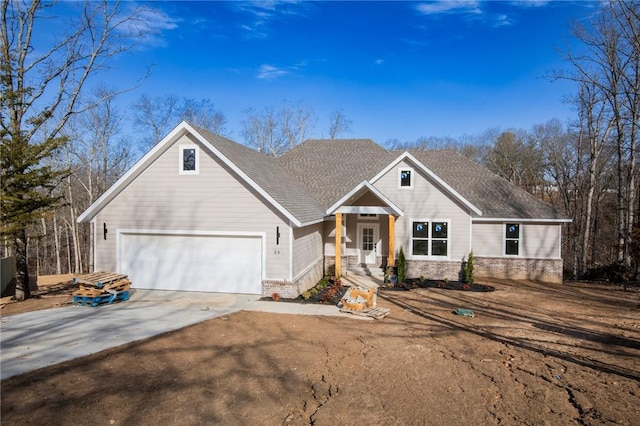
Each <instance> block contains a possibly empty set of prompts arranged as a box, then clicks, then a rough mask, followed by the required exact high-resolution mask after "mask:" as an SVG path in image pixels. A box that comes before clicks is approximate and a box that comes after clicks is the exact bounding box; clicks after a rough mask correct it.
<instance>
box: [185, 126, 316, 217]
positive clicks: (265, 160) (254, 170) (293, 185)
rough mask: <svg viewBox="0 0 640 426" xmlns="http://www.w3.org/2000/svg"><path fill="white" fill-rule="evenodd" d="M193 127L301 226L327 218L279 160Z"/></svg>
mask: <svg viewBox="0 0 640 426" xmlns="http://www.w3.org/2000/svg"><path fill="white" fill-rule="evenodd" d="M192 127H193V128H194V129H195V130H196V131H197V132H198V133H200V135H201V136H202V137H204V138H205V139H206V140H207V141H208V142H209V143H210V144H211V145H213V146H214V147H215V148H216V149H218V150H219V151H220V152H221V153H222V155H224V156H225V157H226V158H227V159H228V160H230V161H231V162H232V163H233V164H235V165H236V166H237V167H238V168H240V170H242V171H243V172H244V173H245V174H246V175H247V176H248V177H249V178H250V179H251V180H253V181H254V182H255V183H256V184H257V185H258V186H260V188H262V189H263V190H264V191H265V192H266V193H268V194H269V195H270V196H271V197H273V199H274V200H276V201H277V202H278V203H279V204H280V205H281V206H282V207H284V208H285V209H286V210H287V211H288V212H289V213H291V214H292V215H293V216H295V217H296V218H297V219H298V220H299V221H300V222H301V223H306V222H312V221H316V220H320V219H322V218H323V217H324V215H325V210H326V209H325V208H322V207H321V206H320V205H319V204H318V203H317V202H316V200H315V199H314V198H312V197H311V196H310V194H309V192H308V190H307V189H306V188H304V187H303V186H302V185H300V183H299V182H298V180H297V179H295V178H294V177H292V176H291V175H290V174H288V173H287V172H286V171H285V170H284V169H283V168H282V167H281V166H280V165H279V164H278V163H277V161H276V160H277V159H276V158H274V157H271V156H268V155H265V154H262V153H260V152H258V151H255V150H253V149H250V148H247V147H246V146H244V145H240V144H238V143H236V142H233V141H231V140H229V139H227V138H224V137H222V136H219V135H216V134H214V133H211V132H210V131H208V130H206V129H202V128H200V127H197V126H193V125H192Z"/></svg>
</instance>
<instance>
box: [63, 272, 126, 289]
mask: <svg viewBox="0 0 640 426" xmlns="http://www.w3.org/2000/svg"><path fill="white" fill-rule="evenodd" d="M122 279H127V276H126V275H123V274H116V273H113V272H104V271H99V272H93V273H91V274H86V275H81V276H79V277H74V278H73V282H74V283H80V284H86V285H91V286H95V287H99V288H100V287H103V286H104V285H105V284H109V283H112V282H114V281H119V280H122Z"/></svg>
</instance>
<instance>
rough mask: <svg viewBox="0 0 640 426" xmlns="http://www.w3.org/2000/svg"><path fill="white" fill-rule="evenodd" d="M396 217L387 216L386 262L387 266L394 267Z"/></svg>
mask: <svg viewBox="0 0 640 426" xmlns="http://www.w3.org/2000/svg"><path fill="white" fill-rule="evenodd" d="M395 240H396V217H395V216H394V215H392V214H390V215H389V259H388V260H387V266H395V262H396V259H395V256H396V247H395Z"/></svg>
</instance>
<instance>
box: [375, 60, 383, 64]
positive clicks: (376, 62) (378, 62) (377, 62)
mask: <svg viewBox="0 0 640 426" xmlns="http://www.w3.org/2000/svg"><path fill="white" fill-rule="evenodd" d="M375 64H376V65H382V64H384V59H376V60H375Z"/></svg>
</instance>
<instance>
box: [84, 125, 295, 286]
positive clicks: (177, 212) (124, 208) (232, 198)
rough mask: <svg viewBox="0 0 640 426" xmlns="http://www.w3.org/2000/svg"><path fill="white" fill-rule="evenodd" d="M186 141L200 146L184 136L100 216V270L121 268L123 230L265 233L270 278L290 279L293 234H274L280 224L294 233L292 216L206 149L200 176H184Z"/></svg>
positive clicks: (98, 224)
mask: <svg viewBox="0 0 640 426" xmlns="http://www.w3.org/2000/svg"><path fill="white" fill-rule="evenodd" d="M181 144H195V145H198V144H197V142H196V141H195V139H193V138H191V137H189V136H184V137H182V138H181V139H179V140H178V141H177V142H176V143H174V144H173V145H171V146H170V147H168V149H167V150H166V151H165V152H164V153H163V154H162V155H161V156H160V157H159V158H158V159H157V160H156V161H155V162H153V163H152V164H151V165H150V166H149V167H148V168H147V169H146V170H144V172H142V174H141V175H140V176H138V177H137V178H136V180H135V181H133V182H132V183H131V184H130V185H129V186H128V187H127V188H125V189H124V190H123V191H122V192H121V193H120V194H119V195H118V196H117V197H116V198H115V199H114V200H113V201H112V202H111V203H109V204H108V205H107V206H106V207H105V208H104V209H103V210H102V211H101V212H100V213H99V214H98V215H97V216H96V218H95V221H96V227H97V238H96V263H95V265H96V269H103V270H110V271H115V270H116V249H117V248H116V235H117V231H118V230H125V229H126V230H139V229H152V230H181V231H207V232H226V233H232V232H250V233H262V232H264V233H265V234H266V256H267V259H266V265H267V270H266V271H265V278H267V279H268V278H276V279H288V278H289V265H288V259H289V250H290V247H289V238H287V237H285V238H281V239H280V244H279V245H278V246H276V238H275V234H276V227H277V226H279V227H280V234H281V235H285V236H288V235H289V224H288V220H286V219H285V218H283V217H282V215H281V214H280V213H279V212H276V211H275V210H274V209H273V208H272V207H271V206H269V205H268V204H266V203H265V202H264V201H263V200H262V198H261V197H260V195H259V194H257V193H256V192H255V191H254V190H253V189H252V188H250V187H249V186H247V185H245V184H244V183H242V182H241V181H239V180H238V178H237V177H236V176H235V175H234V174H233V172H232V171H231V170H229V169H228V168H227V167H226V166H225V165H224V164H222V163H221V162H219V161H217V160H215V159H213V158H212V157H210V156H209V155H207V154H206V153H205V151H203V150H202V149H201V147H200V150H199V155H200V159H199V174H197V175H181V174H179V172H178V170H179V168H178V162H179V145H181ZM103 223H106V224H107V227H108V229H109V233H108V236H107V240H104V239H103V238H102V224H103Z"/></svg>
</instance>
